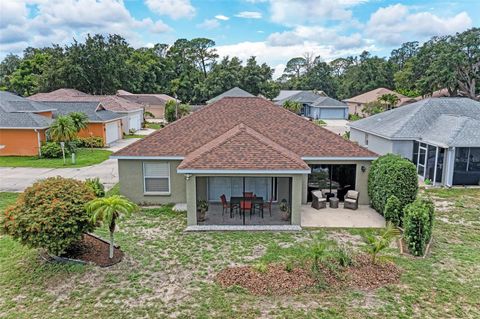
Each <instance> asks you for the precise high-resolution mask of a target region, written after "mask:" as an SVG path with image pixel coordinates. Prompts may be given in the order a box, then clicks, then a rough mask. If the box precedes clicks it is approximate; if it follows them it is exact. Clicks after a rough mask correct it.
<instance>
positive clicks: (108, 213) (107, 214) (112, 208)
mask: <svg viewBox="0 0 480 319" xmlns="http://www.w3.org/2000/svg"><path fill="white" fill-rule="evenodd" d="M137 209H138V207H137V205H135V204H134V203H132V202H131V201H129V200H128V199H127V198H125V197H123V196H120V195H113V196H110V197H101V198H97V199H94V200H92V201H91V202H89V203H88V204H87V213H89V214H91V215H92V217H91V218H92V222H93V223H96V222H97V221H101V222H103V223H106V224H108V228H109V230H110V252H109V257H110V258H113V233H114V232H115V226H116V221H117V218H119V217H121V216H122V215H123V216H129V215H130V214H132V213H133V212H135V211H137Z"/></svg>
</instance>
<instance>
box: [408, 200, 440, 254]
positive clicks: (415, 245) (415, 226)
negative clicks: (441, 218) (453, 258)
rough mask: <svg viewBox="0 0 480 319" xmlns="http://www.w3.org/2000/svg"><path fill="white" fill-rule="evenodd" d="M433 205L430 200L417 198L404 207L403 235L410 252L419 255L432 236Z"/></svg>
mask: <svg viewBox="0 0 480 319" xmlns="http://www.w3.org/2000/svg"><path fill="white" fill-rule="evenodd" d="M434 214H435V207H434V205H433V203H432V201H430V200H427V199H420V198H419V199H417V200H415V201H414V202H413V203H411V204H409V205H407V206H406V207H405V209H404V218H403V225H404V233H403V236H404V238H405V241H406V243H407V247H408V250H409V251H410V253H411V254H413V255H416V256H421V255H423V254H424V253H425V248H426V247H427V244H428V242H429V241H430V238H431V236H432V229H433V218H434Z"/></svg>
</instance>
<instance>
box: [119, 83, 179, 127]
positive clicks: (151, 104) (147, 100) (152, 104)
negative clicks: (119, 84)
mask: <svg viewBox="0 0 480 319" xmlns="http://www.w3.org/2000/svg"><path fill="white" fill-rule="evenodd" d="M116 95H117V96H118V97H121V98H122V99H125V100H128V101H130V102H133V103H137V104H141V105H142V106H143V108H144V110H145V112H149V113H151V114H153V116H154V119H157V120H162V121H163V120H164V118H165V105H166V104H167V102H168V101H177V102H180V101H179V100H177V99H175V98H173V97H171V96H169V95H167V94H148V93H142V94H136V93H130V92H127V91H125V90H118V91H117V94H116Z"/></svg>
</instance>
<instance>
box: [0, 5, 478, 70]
mask: <svg viewBox="0 0 480 319" xmlns="http://www.w3.org/2000/svg"><path fill="white" fill-rule="evenodd" d="M479 26H480V0H458V1H442V0H407V1H394V0H337V1H334V0H221V1H216V0H0V59H3V58H4V57H5V56H6V55H7V54H8V53H14V54H21V53H22V51H23V49H25V48H26V47H28V46H33V47H43V46H48V45H51V44H52V43H56V44H60V45H66V44H69V43H71V41H72V39H73V38H75V39H77V40H83V38H84V37H85V35H86V34H88V33H90V34H95V33H101V34H109V33H110V34H113V33H116V34H120V35H122V36H123V37H124V38H126V39H127V41H128V42H129V43H130V44H131V45H132V46H134V47H136V48H138V47H142V46H152V45H153V44H155V43H167V44H172V43H173V42H174V41H175V40H176V39H178V38H187V39H191V38H195V37H205V38H209V39H212V40H214V41H215V43H216V49H217V51H218V53H219V55H220V56H227V55H228V56H238V57H240V58H241V59H242V60H244V61H245V60H246V59H247V58H248V57H250V56H252V55H254V56H257V60H258V61H259V62H266V63H268V64H269V65H270V66H271V67H273V68H274V69H275V74H274V77H278V76H279V75H280V74H281V73H282V71H283V69H284V67H285V64H286V62H287V61H288V60H289V59H290V58H292V57H296V56H302V55H304V54H305V53H309V54H313V55H314V56H318V55H320V56H321V57H322V59H323V60H325V61H330V60H333V59H335V58H337V57H340V56H348V55H357V54H359V53H361V52H362V51H364V50H368V51H370V52H371V53H372V54H375V55H379V56H388V55H389V54H390V52H391V50H392V49H394V48H396V47H398V46H399V45H401V44H402V43H403V42H406V41H414V40H417V41H420V42H422V41H425V40H428V39H429V38H430V37H431V36H435V35H447V34H454V33H456V32H461V31H464V30H466V29H469V28H471V27H479Z"/></svg>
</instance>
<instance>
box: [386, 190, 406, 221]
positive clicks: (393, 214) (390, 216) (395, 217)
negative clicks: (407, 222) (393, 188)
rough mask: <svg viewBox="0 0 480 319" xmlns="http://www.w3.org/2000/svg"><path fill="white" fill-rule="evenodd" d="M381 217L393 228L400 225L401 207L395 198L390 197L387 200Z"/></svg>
mask: <svg viewBox="0 0 480 319" xmlns="http://www.w3.org/2000/svg"><path fill="white" fill-rule="evenodd" d="M383 216H385V219H386V220H387V221H390V222H392V223H393V224H394V225H395V226H401V225H402V220H403V207H402V204H401V203H400V200H399V199H398V197H397V196H395V195H392V196H390V197H389V198H388V199H387V203H386V204H385V210H384V212H383Z"/></svg>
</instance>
